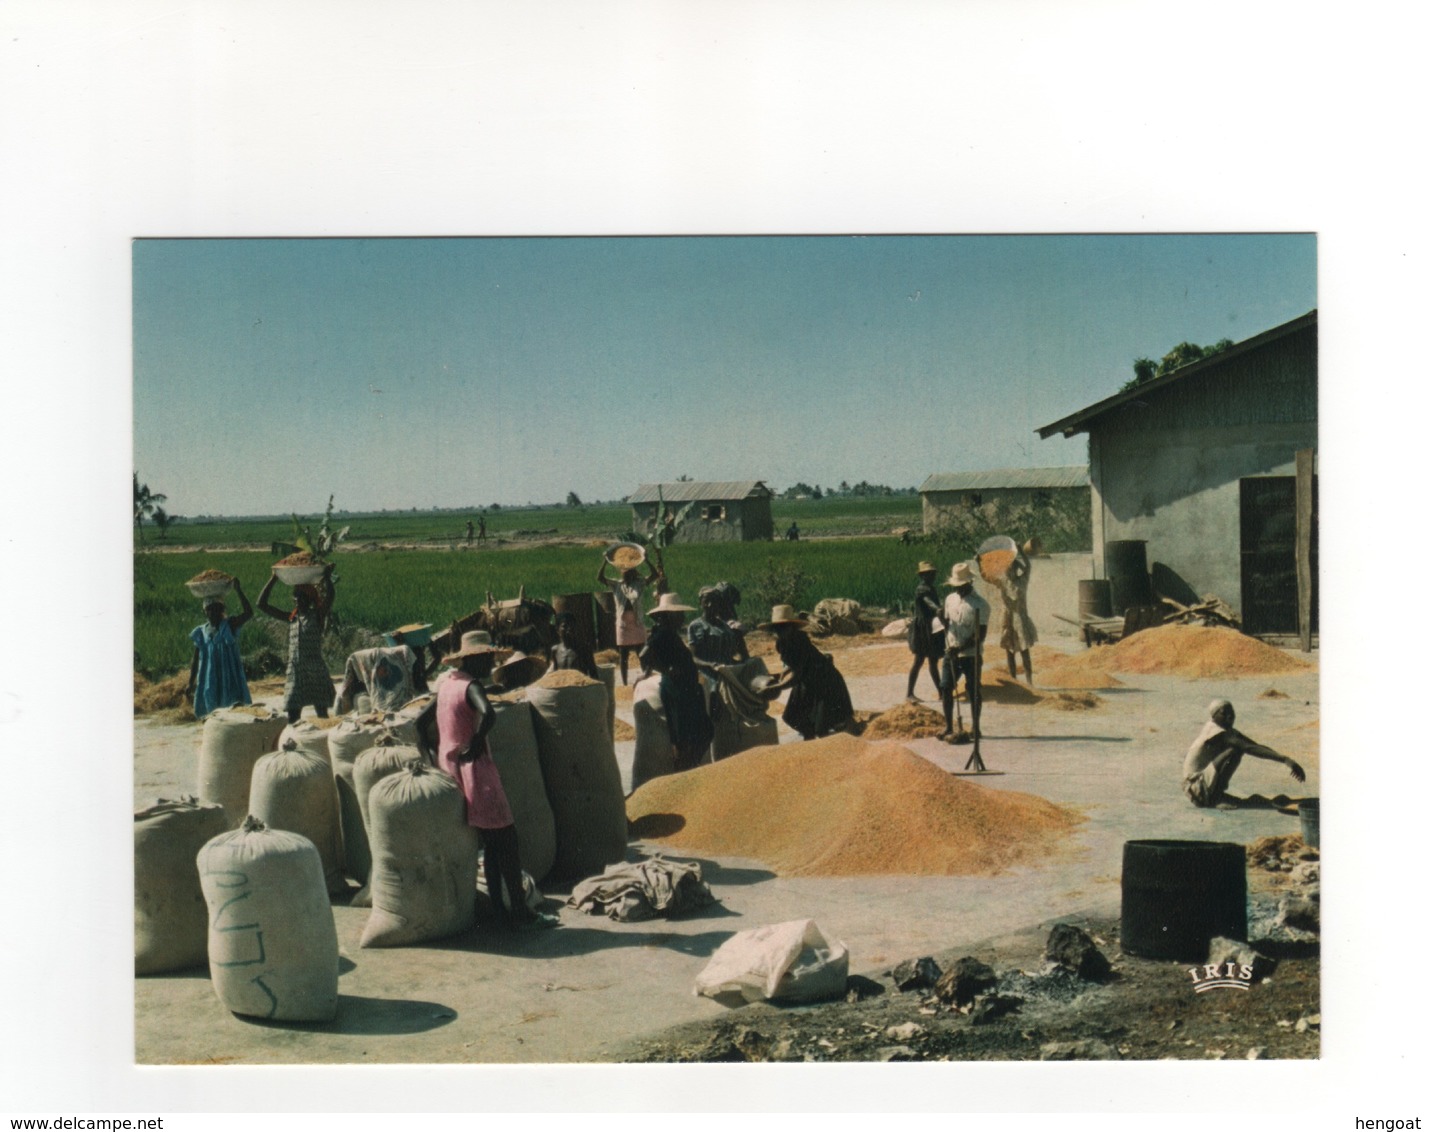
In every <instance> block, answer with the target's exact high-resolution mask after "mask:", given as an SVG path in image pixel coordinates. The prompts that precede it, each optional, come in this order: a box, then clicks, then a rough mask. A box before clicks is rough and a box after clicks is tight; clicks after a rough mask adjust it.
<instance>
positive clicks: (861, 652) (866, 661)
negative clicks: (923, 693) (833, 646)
mask: <svg viewBox="0 0 1431 1132" xmlns="http://www.w3.org/2000/svg"><path fill="white" fill-rule="evenodd" d="M822 645H823V642H820V643H819V644H817V646H816V647H821V646H822ZM913 664H914V654H913V653H912V652H910V651H909V649H908V648H907V647H905V646H904V645H891V644H889V643H888V642H886V643H884V644H882V645H873V646H870V647H868V648H857V649H842V650H841V651H840V655H839V656H837V657H835V667H836V668H838V669H839V670H840V675H842V676H846V677H849V676H902V675H904V674H906V673H908V672H909V669H910V666H911V665H913Z"/></svg>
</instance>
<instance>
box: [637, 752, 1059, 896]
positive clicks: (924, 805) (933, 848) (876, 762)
mask: <svg viewBox="0 0 1431 1132" xmlns="http://www.w3.org/2000/svg"><path fill="white" fill-rule="evenodd" d="M626 816H627V818H628V819H629V820H630V821H631V823H632V833H633V835H634V836H636V837H639V838H647V839H650V840H655V841H659V842H660V843H661V844H663V845H667V846H670V847H672V848H680V849H684V850H699V851H703V852H708V853H716V854H722V855H726V856H735V857H751V858H755V859H757V860H760V861H763V862H765V863H766V864H767V865H769V866H770V867H771V868H772V869H774V870H775V871H776V872H777V873H779V874H781V875H783V876H867V875H886V876H887V875H902V876H914V875H918V876H992V875H994V874H996V873H1000V872H1002V871H1004V870H1005V869H1008V868H1012V867H1015V866H1018V865H1022V864H1026V863H1027V864H1033V863H1037V862H1041V861H1044V860H1047V858H1048V855H1049V853H1050V852H1052V851H1054V850H1056V849H1057V848H1058V847H1059V845H1060V844H1061V843H1062V842H1063V841H1064V839H1065V838H1066V837H1067V836H1068V834H1069V832H1070V831H1071V830H1072V829H1073V828H1074V826H1075V825H1077V824H1078V822H1079V821H1081V820H1082V819H1081V818H1079V817H1078V816H1076V815H1075V814H1072V813H1070V812H1069V811H1067V810H1064V809H1061V808H1060V807H1058V806H1055V805H1054V804H1053V803H1052V802H1049V801H1047V800H1045V799H1043V798H1038V797H1035V796H1034V795H1031V794H1019V793H1015V792H1013V791H1008V790H991V789H988V788H986V787H983V786H980V785H978V784H976V783H973V782H969V781H967V780H965V779H962V778H956V777H954V776H953V775H950V774H948V773H947V772H945V771H943V770H940V769H939V768H938V767H936V766H935V765H934V764H933V763H931V762H928V761H926V760H925V759H922V758H920V757H919V756H917V755H915V754H913V753H912V752H911V751H909V750H908V749H906V748H905V747H903V746H901V745H899V744H898V743H893V742H884V743H867V742H864V741H863V740H861V739H856V738H853V737H852V736H849V735H832V736H830V737H829V738H827V739H819V740H815V741H812V742H804V743H786V744H783V745H781V746H779V747H756V748H753V749H751V750H749V751H745V752H743V753H741V754H739V755H736V756H735V757H733V758H729V759H724V760H722V761H721V762H718V763H714V764H711V765H709V766H703V767H699V768H697V769H696V770H692V771H686V772H685V773H682V774H673V775H667V776H665V777H663V778H657V779H653V780H652V781H650V782H647V783H646V784H645V785H644V786H642V787H641V788H640V789H639V790H637V791H636V792H635V793H634V794H632V795H631V797H630V798H628V799H627V801H626Z"/></svg>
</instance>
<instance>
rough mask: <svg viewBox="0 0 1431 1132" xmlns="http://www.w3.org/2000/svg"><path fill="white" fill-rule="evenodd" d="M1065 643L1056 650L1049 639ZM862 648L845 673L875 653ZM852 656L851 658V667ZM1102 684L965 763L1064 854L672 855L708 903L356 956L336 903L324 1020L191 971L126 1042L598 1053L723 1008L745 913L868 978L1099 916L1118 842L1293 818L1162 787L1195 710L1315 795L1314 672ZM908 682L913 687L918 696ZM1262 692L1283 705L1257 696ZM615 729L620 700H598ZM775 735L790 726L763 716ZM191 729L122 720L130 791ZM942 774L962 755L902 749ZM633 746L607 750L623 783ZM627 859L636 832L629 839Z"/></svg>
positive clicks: (151, 1050)
mask: <svg viewBox="0 0 1431 1132" xmlns="http://www.w3.org/2000/svg"><path fill="white" fill-rule="evenodd" d="M1050 643H1052V644H1054V645H1056V646H1058V647H1062V648H1064V649H1066V650H1072V649H1074V648H1076V646H1075V645H1074V643H1073V642H1071V641H1068V642H1063V643H1062V644H1060V643H1059V642H1057V641H1054V642H1050ZM868 649H869V651H870V652H871V653H873V651H874V650H890V653H889V657H888V660H889V664H888V665H885V664H882V663H880V662H881V661H883V660H884V658H883V657H879V656H874V655H870V656H867V657H866V658H865V663H864V664H862V665H860V666H858V667H860V668H862V669H874V670H878V669H880V668H889V667H893V668H895V669H896V671H898V669H899V667H900V666H899V665H898V664H897V663H896V662H897V658H898V656H899V655H901V654H902V655H903V656H904V657H908V653H907V652H905V650H904V646H903V644H902V643H892V644H876V645H870V646H868ZM853 667H856V666H852V668H853ZM1120 679H1122V680H1123V681H1124V686H1123V687H1122V688H1117V689H1111V690H1102V691H1100V692H1099V695H1100V696H1101V697H1102V699H1103V703H1102V704H1100V705H1099V706H1098V707H1096V708H1094V709H1093V710H1089V711H1056V710H1052V709H1050V708H1048V707H1046V706H1028V705H1018V706H1012V705H1002V704H997V703H990V704H988V705H986V707H985V711H984V731H985V739H984V743H983V756H984V761H985V763H986V764H987V765H988V767H989V768H990V769H991V770H997V771H1002V772H1003V773H1002V774H999V775H994V776H989V777H985V778H981V779H978V780H977V781H979V782H980V784H981V785H983V786H985V787H987V788H989V789H995V790H999V789H1007V790H1018V791H1023V792H1026V793H1032V794H1038V795H1040V796H1042V797H1045V798H1048V799H1050V800H1052V801H1054V802H1057V803H1059V804H1061V805H1065V806H1070V807H1072V808H1074V809H1076V810H1078V811H1079V812H1081V813H1082V814H1084V815H1085V816H1086V818H1087V821H1086V822H1085V823H1084V824H1083V825H1082V826H1080V827H1079V829H1078V831H1077V832H1076V833H1075V834H1074V835H1073V836H1072V837H1071V838H1070V840H1069V842H1068V844H1067V846H1066V848H1065V849H1064V850H1063V851H1062V852H1060V853H1059V854H1057V855H1055V856H1053V857H1051V858H1050V859H1049V860H1048V861H1047V862H1045V863H1044V864H1042V865H1041V866H1040V867H1037V868H1032V869H1024V870H1019V871H1017V872H1012V873H1009V874H1006V875H1002V876H998V877H989V878H981V877H896V878H891V877H868V878H866V877H842V878H784V877H778V876H774V875H773V874H772V873H771V872H770V870H769V869H768V868H766V867H765V866H764V865H762V864H761V862H759V861H753V860H741V859H735V858H719V859H716V858H712V857H702V856H699V855H686V854H679V855H678V854H671V855H672V856H681V857H682V858H683V859H692V856H694V859H697V860H700V861H701V863H702V867H703V870H704V876H705V879H706V880H707V882H708V883H709V884H710V886H711V888H712V890H713V892H714V893H715V895H716V896H717V897H718V898H719V903H718V904H716V905H714V906H713V907H712V908H710V909H708V910H705V911H704V913H702V914H700V915H697V916H694V917H691V918H684V919H680V920H674V921H668V920H656V921H649V922H646V923H638V924H620V923H616V922H614V921H610V920H607V919H605V918H603V917H591V916H586V915H584V914H582V913H579V912H577V911H575V910H574V909H570V908H566V907H564V906H562V904H561V901H562V900H563V899H564V893H561V892H557V891H549V892H548V897H549V900H548V903H547V905H546V910H547V911H550V912H555V913H557V914H558V915H559V916H560V919H561V926H560V927H559V928H558V929H556V930H553V931H547V932H541V933H535V934H516V935H513V934H510V933H507V932H504V931H500V930H498V929H496V928H491V927H484V926H480V925H479V927H478V928H477V929H474V930H473V931H472V932H470V933H468V934H466V935H463V936H460V937H457V938H455V939H451V940H446V941H441V942H438V943H435V944H429V945H424V946H420V947H415V948H404V949H397V950H387V951H384V950H362V949H360V948H359V947H358V944H357V941H358V937H359V934H360V933H361V930H362V926H363V923H364V921H365V919H366V916H367V914H368V913H367V911H366V910H365V909H357V908H348V907H335V908H334V910H333V911H334V917H335V919H336V922H337V927H338V940H339V946H340V950H341V954H342V964H341V966H342V974H341V977H340V980H339V992H340V999H339V1009H338V1018H337V1020H336V1021H335V1022H333V1023H331V1024H324V1025H291V1024H283V1025H279V1024H265V1023H260V1022H255V1021H251V1020H245V1019H242V1018H239V1017H237V1016H235V1015H232V1014H230V1013H229V1012H228V1011H226V1010H225V1009H224V1008H223V1007H222V1005H221V1004H220V1003H219V1001H218V998H217V996H216V995H215V994H214V992H213V989H212V986H211V985H210V982H209V978H208V972H207V971H206V970H204V969H195V970H193V971H189V972H183V973H180V974H178V975H166V976H152V977H147V978H142V979H138V980H136V986H135V1049H136V1059H137V1061H138V1062H139V1063H140V1064H165V1063H167V1064H231V1063H232V1064H278V1063H318V1062H326V1063H382V1062H403V1063H420V1062H428V1063H439V1062H448V1063H450V1062H592V1061H596V1062H600V1061H604V1060H610V1059H612V1058H613V1057H614V1056H616V1055H615V1051H616V1050H618V1049H622V1048H624V1047H627V1046H629V1044H630V1043H631V1041H632V1040H633V1039H636V1038H640V1037H642V1036H644V1035H650V1034H654V1033H657V1032H658V1031H661V1030H663V1029H665V1028H666V1027H669V1026H673V1025H677V1024H681V1023H690V1022H699V1021H702V1020H711V1019H715V1018H719V1017H721V1016H723V1015H726V1014H728V1013H729V1011H730V1009H731V1008H730V1007H727V1006H724V1005H721V1004H719V1003H717V1002H715V1001H713V1000H710V999H706V998H701V997H698V996H696V995H695V994H694V993H693V992H692V987H693V983H694V980H695V976H696V974H697V973H698V972H699V971H700V969H701V968H702V967H703V966H704V965H705V963H706V961H707V959H708V958H709V956H710V955H711V953H712V952H713V951H714V950H715V949H716V948H717V947H718V946H719V945H720V944H721V943H722V942H723V941H724V940H725V939H727V938H728V937H729V936H730V935H731V934H733V933H734V932H737V931H740V930H744V929H746V928H751V927H756V926H759V925H762V924H768V923H776V922H780V921H784V920H791V919H798V918H804V917H812V918H814V919H815V920H816V921H817V922H818V923H819V924H820V926H821V928H822V929H823V930H824V931H825V933H826V934H827V935H829V936H832V937H835V938H838V939H841V940H843V941H844V942H845V943H846V944H847V945H848V947H849V949H850V957H851V962H850V970H851V972H852V973H857V972H866V973H873V972H877V971H882V970H884V969H887V968H888V967H889V966H891V965H892V964H894V963H896V962H898V961H900V960H901V959H905V958H912V957H917V956H920V955H927V954H933V953H938V952H946V951H949V950H951V949H957V948H960V947H965V946H972V945H974V944H976V943H977V942H979V941H981V940H987V939H990V938H991V937H994V936H998V935H1001V934H1006V933H1013V932H1017V931H1020V930H1024V929H1027V928H1028V927H1029V926H1030V925H1034V924H1038V923H1043V922H1046V921H1048V920H1051V919H1054V918H1057V917H1063V916H1076V915H1082V916H1096V917H1104V918H1106V917H1109V916H1113V917H1116V915H1117V911H1118V905H1119V899H1120V892H1119V882H1118V876H1119V870H1120V862H1121V856H1122V846H1123V842H1124V841H1126V840H1129V839H1133V838H1145V837H1146V838H1196V839H1212V840H1226V841H1240V842H1247V841H1251V840H1253V839H1255V838H1257V837H1260V836H1264V835H1267V834H1275V833H1295V832H1297V830H1298V822H1297V819H1296V818H1295V817H1290V816H1287V815H1284V814H1282V813H1279V812H1277V811H1274V810H1246V811H1225V810H1216V811H1206V810H1198V809H1195V808H1194V807H1192V806H1191V805H1189V804H1188V803H1187V802H1186V801H1185V800H1184V799H1183V797H1182V795H1181V793H1180V792H1179V790H1178V785H1177V782H1178V774H1179V770H1180V767H1181V764H1182V759H1183V756H1184V754H1185V753H1186V750H1187V745H1188V743H1189V742H1190V741H1191V739H1192V737H1193V735H1194V734H1195V733H1196V731H1197V729H1198V728H1199V727H1200V726H1201V722H1202V720H1203V719H1204V718H1205V713H1206V704H1207V702H1208V701H1209V700H1211V699H1213V698H1216V697H1226V698H1228V699H1230V700H1232V701H1233V703H1234V704H1235V705H1236V706H1237V708H1238V726H1239V727H1240V728H1242V729H1243V730H1245V731H1246V732H1247V733H1248V734H1250V735H1251V736H1252V737H1253V738H1255V739H1257V740H1258V741H1260V742H1263V743H1266V744H1268V745H1270V746H1273V747H1276V748H1277V749H1279V750H1281V751H1283V752H1284V753H1286V754H1289V755H1292V756H1293V757H1294V758H1297V759H1298V760H1299V761H1301V762H1302V763H1303V765H1304V766H1305V767H1306V769H1307V772H1308V780H1307V783H1306V785H1305V786H1300V787H1299V786H1298V785H1297V784H1296V783H1294V782H1293V781H1292V780H1291V778H1290V777H1289V776H1288V775H1287V773H1286V771H1285V770H1284V769H1283V768H1282V767H1281V766H1279V765H1276V764H1272V763H1266V762H1261V761H1258V760H1255V759H1247V760H1244V762H1243V766H1242V769H1241V770H1240V771H1239V772H1238V776H1237V778H1236V779H1235V781H1234V785H1233V789H1234V792H1236V793H1239V794H1248V793H1253V792H1259V793H1262V794H1264V795H1274V794H1278V793H1286V794H1290V795H1292V796H1293V797H1301V796H1307V797H1311V796H1316V795H1317V793H1318V777H1319V776H1318V770H1319V759H1318V750H1317V736H1318V731H1317V727H1316V720H1317V717H1318V710H1319V707H1318V680H1317V673H1316V669H1315V668H1312V669H1309V670H1308V671H1307V672H1306V673H1305V674H1302V673H1299V674H1297V675H1295V676H1287V675H1278V676H1274V677H1269V676H1261V677H1257V676H1253V677H1242V678H1238V679H1224V680H1193V681H1189V680H1183V679H1178V678H1173V677H1156V676H1125V677H1120ZM927 680H928V678H927V675H926V676H923V677H921V684H920V687H919V689H918V691H919V693H920V694H921V695H923V696H926V697H930V698H932V689H931V688H930V686H929V684H928V682H927ZM849 684H850V691H851V695H852V698H853V700H854V703H855V707H856V708H858V709H868V710H878V709H882V708H886V707H889V706H891V705H892V704H894V703H897V702H899V700H901V699H902V698H903V695H904V676H903V675H872V676H853V675H852V676H851V678H850V680H849ZM1271 688H1275V689H1276V690H1277V691H1278V692H1281V693H1283V696H1284V697H1285V698H1261V697H1260V693H1262V692H1264V691H1266V690H1267V689H1271ZM617 711H618V715H619V716H620V717H622V718H624V719H626V720H628V721H630V718H631V716H630V702H629V699H628V700H626V701H625V702H618V707H617ZM781 732H782V734H781V739H782V742H788V741H791V740H792V739H794V736H793V735H792V734H791V733H790V732H789V731H788V730H787V729H786V728H785V727H784V725H783V724H782V725H781ZM198 736H199V731H198V728H197V726H195V725H192V724H190V725H187V726H183V725H166V724H161V723H156V722H154V721H150V720H143V719H141V720H137V721H136V723H135V755H134V801H135V806H136V808H138V807H139V806H141V805H145V804H148V803H149V802H151V801H152V800H153V799H154V798H155V797H159V796H163V797H172V796H174V795H176V794H178V793H185V792H192V791H193V789H194V782H195V772H196V768H197V744H198ZM909 746H910V747H911V749H912V750H914V751H916V752H917V753H919V754H920V755H922V756H924V757H926V758H928V759H930V760H931V761H933V762H935V763H936V764H938V765H940V766H943V767H946V768H948V769H951V770H955V769H960V768H962V766H963V764H964V761H965V759H966V758H967V757H968V752H969V749H968V748H967V747H950V746H946V745H944V744H942V743H940V742H939V741H937V740H916V741H911V742H910V744H909ZM632 751H633V744H632V743H629V742H627V743H619V744H618V745H617V755H618V761H619V762H620V763H621V767H622V773H623V776H624V778H625V781H626V782H628V783H629V781H630V770H631V758H632ZM631 849H632V854H633V856H634V855H638V854H641V853H645V852H649V851H651V850H652V849H653V847H652V846H649V845H643V844H641V843H634V844H633V845H632V847H631Z"/></svg>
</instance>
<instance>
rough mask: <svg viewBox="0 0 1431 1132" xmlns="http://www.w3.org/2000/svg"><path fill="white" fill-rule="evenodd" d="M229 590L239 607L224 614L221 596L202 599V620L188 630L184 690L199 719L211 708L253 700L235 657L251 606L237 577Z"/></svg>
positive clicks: (241, 665) (251, 613) (251, 609)
mask: <svg viewBox="0 0 1431 1132" xmlns="http://www.w3.org/2000/svg"><path fill="white" fill-rule="evenodd" d="M233 591H234V594H235V595H236V596H237V597H238V599H239V601H241V602H242V603H243V609H242V610H240V611H239V612H238V613H237V614H235V615H234V616H233V617H226V616H224V614H225V613H227V611H228V610H227V607H226V606H225V605H224V599H223V597H222V596H219V597H211V598H208V599H206V600H205V602H204V618H205V620H204V623H203V624H202V625H200V626H199V627H198V628H196V629H195V630H194V631H193V632H192V633H190V634H189V639H190V640H191V641H193V642H194V656H193V659H192V660H190V661H189V686H188V687H187V688H185V689H184V694H185V695H186V696H187V697H188V698H189V699H190V700H192V701H193V704H194V716H195V718H196V719H203V718H204V716H206V715H208V714H209V712H211V711H213V710H214V709H215V708H226V707H233V706H235V705H236V704H248V703H252V702H253V700H252V699H251V698H250V697H249V694H248V680H247V679H245V677H244V674H243V661H242V660H240V659H239V643H238V634H239V630H240V629H242V628H243V627H244V625H245V624H247V623H248V620H249V618H250V617H252V616H253V606H251V605H249V603H248V595H247V594H245V593H244V592H243V586H242V585H241V584H240V583H239V580H238V579H237V578H235V579H234V585H233Z"/></svg>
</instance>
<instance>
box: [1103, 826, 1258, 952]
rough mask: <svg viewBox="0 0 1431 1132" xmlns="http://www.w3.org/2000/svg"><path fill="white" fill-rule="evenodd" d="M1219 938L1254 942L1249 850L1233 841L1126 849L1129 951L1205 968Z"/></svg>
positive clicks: (1137, 844) (1140, 844) (1133, 844)
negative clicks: (1249, 905)
mask: <svg viewBox="0 0 1431 1132" xmlns="http://www.w3.org/2000/svg"><path fill="white" fill-rule="evenodd" d="M1215 936H1225V937H1227V938H1228V939H1238V940H1245V939H1246V938H1247V850H1246V849H1245V848H1244V847H1243V846H1241V845H1239V844H1236V843H1233V842H1226V841H1126V842H1124V843H1123V918H1122V946H1123V950H1124V951H1125V952H1127V953H1128V954H1129V955H1141V956H1143V957H1144V958H1146V959H1177V960H1180V961H1183V962H1189V963H1192V962H1202V961H1203V960H1205V959H1206V958H1207V947H1208V944H1209V943H1210V942H1211V941H1212V939H1213V938H1214V937H1215Z"/></svg>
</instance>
